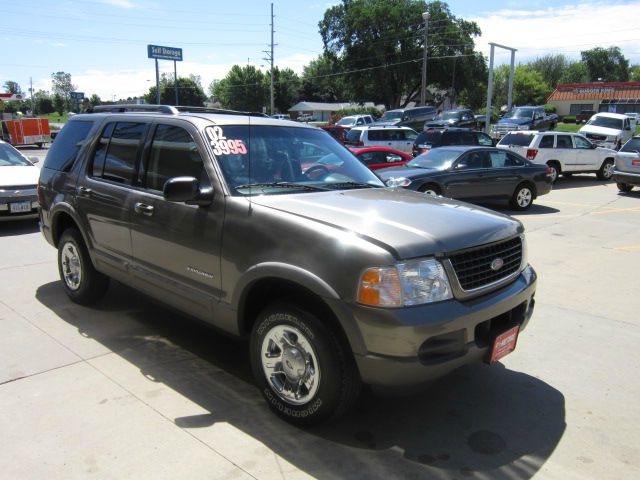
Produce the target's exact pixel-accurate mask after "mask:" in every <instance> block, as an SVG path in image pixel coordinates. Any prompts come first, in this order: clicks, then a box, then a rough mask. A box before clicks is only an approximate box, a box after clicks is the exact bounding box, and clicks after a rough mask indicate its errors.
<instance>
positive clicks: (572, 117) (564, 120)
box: [562, 115, 576, 123]
mask: <svg viewBox="0 0 640 480" xmlns="http://www.w3.org/2000/svg"><path fill="white" fill-rule="evenodd" d="M562 123H576V116H575V115H565V116H564V117H562Z"/></svg>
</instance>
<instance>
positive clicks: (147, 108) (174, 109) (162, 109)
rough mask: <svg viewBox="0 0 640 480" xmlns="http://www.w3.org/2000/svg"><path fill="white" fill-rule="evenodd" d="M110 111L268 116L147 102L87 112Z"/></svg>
mask: <svg viewBox="0 0 640 480" xmlns="http://www.w3.org/2000/svg"><path fill="white" fill-rule="evenodd" d="M92 112H93V113H99V112H110V113H124V112H158V113H166V114H168V115H178V114H179V113H180V112H184V113H189V112H192V113H217V114H222V115H246V116H251V117H268V115H267V114H265V113H260V112H240V111H238V110H225V109H223V108H208V107H191V106H188V105H178V106H173V105H148V104H142V105H138V104H122V105H98V106H95V107H93V109H92V110H89V111H88V113H92Z"/></svg>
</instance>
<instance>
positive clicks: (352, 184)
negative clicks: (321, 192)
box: [326, 182, 380, 188]
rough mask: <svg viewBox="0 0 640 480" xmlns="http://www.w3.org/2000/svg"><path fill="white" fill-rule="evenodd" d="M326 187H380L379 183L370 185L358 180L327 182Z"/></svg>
mask: <svg viewBox="0 0 640 480" xmlns="http://www.w3.org/2000/svg"><path fill="white" fill-rule="evenodd" d="M326 185H327V187H331V188H333V187H339V188H380V186H379V185H371V184H370V183H360V182H335V183H333V182H332V183H327V184H326Z"/></svg>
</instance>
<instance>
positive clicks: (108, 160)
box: [92, 122, 148, 185]
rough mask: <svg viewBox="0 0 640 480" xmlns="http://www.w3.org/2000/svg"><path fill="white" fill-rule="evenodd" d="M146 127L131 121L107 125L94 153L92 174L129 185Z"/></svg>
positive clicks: (143, 124)
mask: <svg viewBox="0 0 640 480" xmlns="http://www.w3.org/2000/svg"><path fill="white" fill-rule="evenodd" d="M147 127H148V125H147V124H146V123H133V122H118V123H116V124H109V125H107V127H106V128H105V130H104V132H103V134H102V137H101V139H100V144H99V145H98V147H97V149H96V152H95V155H94V160H93V165H92V173H93V176H94V177H100V178H104V179H105V180H111V181H112V182H117V183H123V184H127V185H130V184H131V183H132V180H133V172H134V170H135V167H136V160H137V158H138V152H139V150H140V146H141V145H142V140H143V138H144V135H145V133H146V131H147ZM109 137H110V138H109Z"/></svg>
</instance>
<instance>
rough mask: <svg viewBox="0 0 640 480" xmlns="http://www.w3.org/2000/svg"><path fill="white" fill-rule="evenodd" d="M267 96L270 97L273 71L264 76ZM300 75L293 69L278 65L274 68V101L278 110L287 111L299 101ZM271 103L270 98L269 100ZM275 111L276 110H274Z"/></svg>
mask: <svg viewBox="0 0 640 480" xmlns="http://www.w3.org/2000/svg"><path fill="white" fill-rule="evenodd" d="M264 81H265V89H266V91H267V94H266V95H267V98H269V97H270V91H269V90H270V88H271V72H267V74H266V75H265V76H264ZM300 85H301V82H300V77H298V75H297V74H296V73H295V72H294V71H293V70H291V69H290V68H285V69H283V70H280V69H279V68H278V67H275V68H274V69H273V103H274V106H275V109H276V110H277V111H278V112H287V111H288V110H289V109H290V108H291V107H292V106H293V105H295V104H296V103H298V98H299V94H300ZM268 103H270V100H269V102H268ZM274 113H275V112H274Z"/></svg>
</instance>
